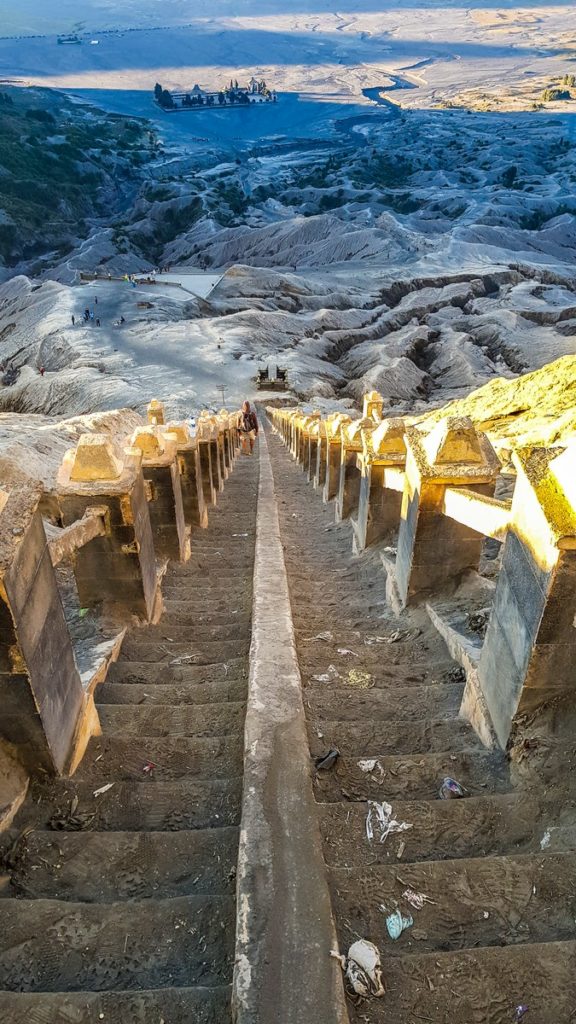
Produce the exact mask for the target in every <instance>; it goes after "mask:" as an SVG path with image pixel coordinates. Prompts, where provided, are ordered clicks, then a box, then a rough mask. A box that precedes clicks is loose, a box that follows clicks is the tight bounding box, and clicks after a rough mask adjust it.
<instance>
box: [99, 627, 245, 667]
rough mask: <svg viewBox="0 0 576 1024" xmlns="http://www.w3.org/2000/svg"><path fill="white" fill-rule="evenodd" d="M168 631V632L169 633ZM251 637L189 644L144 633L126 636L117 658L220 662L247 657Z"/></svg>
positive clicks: (174, 662)
mask: <svg viewBox="0 0 576 1024" xmlns="http://www.w3.org/2000/svg"><path fill="white" fill-rule="evenodd" d="M169 635H170V634H168V636H169ZM249 649H250V636H249V635H247V636H246V639H244V640H242V639H239V640H205V639H201V638H197V639H194V640H190V641H189V642H188V643H183V642H178V643H169V642H168V641H162V642H161V643H158V642H157V641H156V642H150V641H149V640H146V639H145V634H142V636H138V637H136V635H134V637H132V636H129V637H128V638H127V639H126V640H125V641H124V643H123V645H122V650H121V652H120V658H119V659H118V660H119V661H148V662H155V663H156V664H157V665H158V666H160V665H162V666H164V665H220V664H221V663H222V662H226V661H228V660H229V659H230V660H232V659H236V658H239V657H246V655H247V654H248V651H249Z"/></svg>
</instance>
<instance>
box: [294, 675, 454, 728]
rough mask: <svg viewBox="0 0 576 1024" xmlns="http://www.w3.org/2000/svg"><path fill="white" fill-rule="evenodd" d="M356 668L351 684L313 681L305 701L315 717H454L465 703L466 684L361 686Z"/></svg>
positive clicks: (344, 719)
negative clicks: (387, 687) (354, 682)
mask: <svg viewBox="0 0 576 1024" xmlns="http://www.w3.org/2000/svg"><path fill="white" fill-rule="evenodd" d="M357 671H358V670H357V669H351V672H352V673H353V675H352V676H349V677H348V678H349V679H350V685H348V686H345V685H340V684H339V681H335V682H326V683H324V682H322V683H320V682H314V683H313V684H309V685H308V687H307V688H306V693H305V698H304V699H305V702H306V704H307V705H308V706H309V708H310V714H311V715H312V716H313V717H314V718H315V719H316V720H318V719H323V718H325V719H330V720H331V721H337V720H340V721H342V722H352V721H354V720H355V719H360V720H362V719H365V718H367V719H369V720H372V721H374V720H378V721H385V720H388V719H395V720H396V721H398V722H402V721H419V720H421V719H424V718H430V719H432V718H433V719H448V718H454V717H455V716H456V715H457V714H458V711H459V709H460V704H461V703H462V692H463V689H464V687H463V684H461V683H450V684H449V683H445V684H442V683H440V684H437V685H433V684H431V685H426V684H424V685H423V684H415V685H414V686H411V687H408V688H404V687H403V686H398V687H394V688H390V689H387V690H385V689H383V688H382V689H378V690H375V689H369V690H364V689H362V690H358V688H356V687H355V686H354V685H353V682H352V680H355V679H357V678H358V677H357V676H356V674H355V673H356V672H357Z"/></svg>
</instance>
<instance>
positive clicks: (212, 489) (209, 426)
mask: <svg viewBox="0 0 576 1024" xmlns="http://www.w3.org/2000/svg"><path fill="white" fill-rule="evenodd" d="M217 430H218V428H217V427H215V426H214V423H213V422H212V417H211V416H210V415H209V414H208V413H207V412H202V413H201V414H200V416H199V417H198V424H197V427H196V437H197V440H198V451H199V453H200V468H201V470H202V487H203V489H204V501H205V502H206V504H207V505H215V504H216V502H217V500H218V492H219V491H220V467H219V465H218V440H217V436H218V434H217Z"/></svg>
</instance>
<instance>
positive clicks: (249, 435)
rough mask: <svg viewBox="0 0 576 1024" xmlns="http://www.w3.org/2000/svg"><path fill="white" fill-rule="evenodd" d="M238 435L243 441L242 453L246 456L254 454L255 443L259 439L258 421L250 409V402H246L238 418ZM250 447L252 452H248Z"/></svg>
mask: <svg viewBox="0 0 576 1024" xmlns="http://www.w3.org/2000/svg"><path fill="white" fill-rule="evenodd" d="M238 433H239V435H240V437H241V439H242V451H243V452H244V454H245V455H253V454H254V442H255V440H256V438H257V437H258V419H257V417H256V413H255V412H254V411H253V410H252V409H251V408H250V402H244V404H243V406H242V411H241V413H240V414H239V416H238ZM248 445H249V446H250V451H248Z"/></svg>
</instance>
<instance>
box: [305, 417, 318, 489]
mask: <svg viewBox="0 0 576 1024" xmlns="http://www.w3.org/2000/svg"><path fill="white" fill-rule="evenodd" d="M319 441H320V419H317V420H316V421H315V422H314V423H313V424H312V425H311V427H310V430H309V432H308V455H307V464H308V473H307V477H308V481H309V482H310V483H314V486H316V482H315V481H316V472H317V468H318V444H319Z"/></svg>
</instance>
